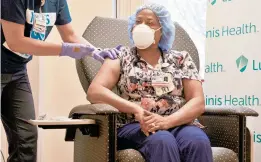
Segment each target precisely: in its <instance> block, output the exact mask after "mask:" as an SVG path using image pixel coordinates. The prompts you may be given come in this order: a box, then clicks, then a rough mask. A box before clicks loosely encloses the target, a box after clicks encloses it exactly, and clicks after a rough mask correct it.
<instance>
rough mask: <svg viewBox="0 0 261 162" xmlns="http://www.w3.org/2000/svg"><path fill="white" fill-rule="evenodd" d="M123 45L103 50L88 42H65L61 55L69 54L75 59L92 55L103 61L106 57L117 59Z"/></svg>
mask: <svg viewBox="0 0 261 162" xmlns="http://www.w3.org/2000/svg"><path fill="white" fill-rule="evenodd" d="M120 48H121V45H120V46H118V47H116V48H113V49H105V50H101V49H98V48H95V47H91V46H90V45H87V44H79V43H63V44H62V51H61V54H60V56H69V57H72V58H75V59H81V58H83V57H85V56H91V57H93V58H94V59H96V60H98V61H100V62H103V61H104V59H105V58H107V57H108V58H110V59H116V58H117V55H118V54H119V52H120V51H119V50H120Z"/></svg>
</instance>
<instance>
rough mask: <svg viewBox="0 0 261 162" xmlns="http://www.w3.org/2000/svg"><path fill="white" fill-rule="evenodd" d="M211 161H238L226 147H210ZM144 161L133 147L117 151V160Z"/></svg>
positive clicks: (123, 161) (126, 161) (119, 161)
mask: <svg viewBox="0 0 261 162" xmlns="http://www.w3.org/2000/svg"><path fill="white" fill-rule="evenodd" d="M212 152H213V157H214V161H213V162H224V161H226V162H238V157H237V154H236V153H235V152H234V151H232V150H230V149H227V148H223V147H212ZM130 161H131V162H145V160H144V158H143V157H142V155H141V154H140V153H139V152H138V151H137V150H134V149H126V150H120V151H118V162H130Z"/></svg>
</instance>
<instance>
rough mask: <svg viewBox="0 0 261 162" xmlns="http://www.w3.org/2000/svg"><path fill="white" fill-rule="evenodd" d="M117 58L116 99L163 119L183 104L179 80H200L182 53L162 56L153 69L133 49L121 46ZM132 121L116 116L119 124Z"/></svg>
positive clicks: (195, 69)
mask: <svg viewBox="0 0 261 162" xmlns="http://www.w3.org/2000/svg"><path fill="white" fill-rule="evenodd" d="M119 59H120V66H121V75H120V80H119V81H118V90H119V92H120V96H121V97H122V98H124V99H126V100H129V101H131V102H138V103H140V105H141V107H142V108H144V109H146V110H148V111H150V112H154V113H157V114H160V115H163V116H166V115H170V114H172V113H174V112H176V111H177V110H178V109H180V108H181V107H182V106H183V105H184V104H185V103H186V100H185V97H184V90H183V85H182V79H183V78H186V79H194V80H198V81H201V78H200V76H199V73H198V70H197V68H196V65H195V64H194V62H193V61H192V58H191V57H190V55H189V54H188V52H185V51H182V52H178V51H174V50H171V51H169V52H168V53H163V54H162V56H161V57H160V59H159V61H158V64H157V65H156V67H152V66H151V65H149V64H148V63H147V62H146V61H145V60H144V59H142V58H141V57H140V56H139V54H138V53H137V51H136V48H134V47H133V48H129V47H123V48H122V50H121V53H120V55H119ZM132 121H134V117H133V115H123V114H122V115H120V116H119V117H118V124H120V125H123V124H125V123H129V122H132Z"/></svg>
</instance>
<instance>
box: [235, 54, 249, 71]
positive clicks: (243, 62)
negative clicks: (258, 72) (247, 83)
mask: <svg viewBox="0 0 261 162" xmlns="http://www.w3.org/2000/svg"><path fill="white" fill-rule="evenodd" d="M236 64H237V68H238V69H239V71H240V72H244V71H245V70H246V68H247V64H248V59H247V58H246V57H245V56H244V55H241V56H240V57H239V58H238V59H237V60H236Z"/></svg>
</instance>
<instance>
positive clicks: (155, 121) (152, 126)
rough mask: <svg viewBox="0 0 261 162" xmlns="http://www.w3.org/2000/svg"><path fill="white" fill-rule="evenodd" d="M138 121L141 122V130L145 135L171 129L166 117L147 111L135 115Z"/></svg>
mask: <svg viewBox="0 0 261 162" xmlns="http://www.w3.org/2000/svg"><path fill="white" fill-rule="evenodd" d="M135 117H136V119H137V120H138V121H139V122H140V125H141V130H142V131H143V132H144V134H145V135H147V136H148V135H149V133H155V132H156V131H158V130H167V129H169V123H168V121H167V118H166V117H163V116H161V115H158V114H155V113H151V112H149V111H147V110H143V111H141V112H140V113H138V114H136V115H135Z"/></svg>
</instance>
